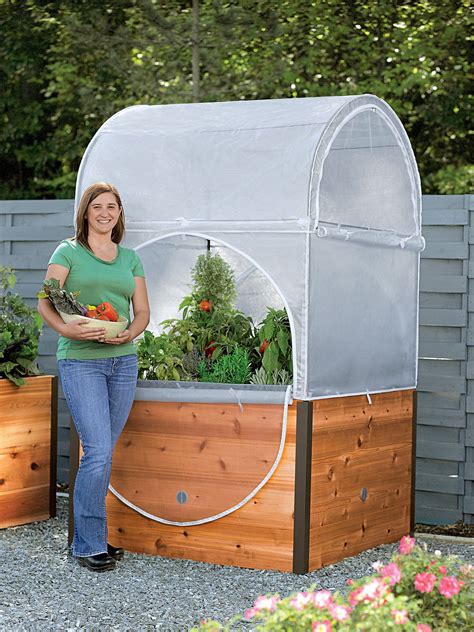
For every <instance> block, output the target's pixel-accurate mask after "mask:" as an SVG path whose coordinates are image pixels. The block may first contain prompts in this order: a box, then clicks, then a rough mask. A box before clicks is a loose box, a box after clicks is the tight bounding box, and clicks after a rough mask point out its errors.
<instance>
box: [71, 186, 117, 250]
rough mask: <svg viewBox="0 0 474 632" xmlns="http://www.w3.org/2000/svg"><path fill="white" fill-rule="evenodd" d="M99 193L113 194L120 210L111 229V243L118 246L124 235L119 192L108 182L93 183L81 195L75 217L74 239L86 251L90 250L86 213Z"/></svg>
mask: <svg viewBox="0 0 474 632" xmlns="http://www.w3.org/2000/svg"><path fill="white" fill-rule="evenodd" d="M101 193H113V194H114V195H115V199H116V200H117V204H118V205H119V209H120V215H119V218H118V222H117V223H116V225H115V226H114V227H113V229H112V241H113V242H115V243H116V244H119V243H120V242H121V241H122V239H123V236H124V235H125V216H124V210H123V206H122V200H121V199H120V195H119V192H118V191H117V189H116V188H115V187H114V185H113V184H109V183H108V182H95V183H94V184H91V185H90V186H88V187H87V189H86V190H85V191H84V193H83V194H82V197H81V201H80V202H79V207H78V209H77V215H76V239H77V241H78V242H79V243H81V244H82V245H83V246H84V248H87V249H88V250H91V247H90V246H89V242H88V237H89V225H88V223H87V218H86V213H87V209H88V207H89V204H90V203H91V202H92V201H93V200H95V198H96V197H97V196H98V195H100V194H101Z"/></svg>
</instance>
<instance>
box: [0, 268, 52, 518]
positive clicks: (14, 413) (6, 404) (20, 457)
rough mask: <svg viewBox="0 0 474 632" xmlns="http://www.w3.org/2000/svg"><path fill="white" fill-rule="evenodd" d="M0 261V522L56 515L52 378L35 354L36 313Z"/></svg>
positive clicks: (37, 331) (37, 341)
mask: <svg viewBox="0 0 474 632" xmlns="http://www.w3.org/2000/svg"><path fill="white" fill-rule="evenodd" d="M15 283H16V277H15V274H14V271H13V270H12V269H11V268H4V267H0V290H1V293H0V410H1V411H2V414H1V415H0V454H4V455H6V456H5V458H4V460H3V461H2V476H1V479H0V481H1V484H0V528H2V527H9V526H12V525H19V524H25V523H28V522H33V521H37V520H44V519H47V518H49V517H52V516H54V515H56V424H57V378H56V377H54V376H52V375H41V374H40V371H39V369H38V366H37V363H36V359H37V355H38V343H39V337H40V333H41V325H42V322H41V317H40V316H39V314H38V313H37V312H36V310H34V309H32V308H31V307H29V306H28V305H27V304H26V302H25V301H24V299H23V298H22V297H21V296H20V295H18V294H16V293H14V292H13V291H12V290H13V288H14V286H15Z"/></svg>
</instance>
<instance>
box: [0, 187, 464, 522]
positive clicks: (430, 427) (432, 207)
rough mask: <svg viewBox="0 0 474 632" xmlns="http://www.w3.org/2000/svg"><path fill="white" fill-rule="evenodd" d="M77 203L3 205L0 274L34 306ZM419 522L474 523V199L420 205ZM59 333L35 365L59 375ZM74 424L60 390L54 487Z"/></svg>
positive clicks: (46, 338)
mask: <svg viewBox="0 0 474 632" xmlns="http://www.w3.org/2000/svg"><path fill="white" fill-rule="evenodd" d="M72 217H73V202H72V200H52V201H48V200H42V201H3V202H0V265H7V266H12V267H13V268H15V270H16V274H17V278H18V283H17V286H16V291H17V292H18V293H19V294H21V295H22V296H23V297H24V298H25V299H26V301H27V302H28V303H29V304H30V305H36V298H35V295H36V292H37V291H38V289H39V287H40V286H41V282H42V280H43V278H44V272H45V269H46V266H47V262H48V258H49V255H50V253H51V252H52V251H53V250H54V248H55V247H56V245H57V243H58V241H59V240H60V239H63V238H65V237H67V236H71V235H72V234H73V229H72ZM423 234H424V236H425V238H426V242H427V246H426V250H425V251H424V252H423V253H422V259H421V275H420V348H419V358H420V360H419V384H418V426H417V476H416V520H417V521H418V522H424V523H429V524H443V523H452V522H455V521H457V520H462V519H463V520H464V521H465V522H466V523H468V524H472V523H474V463H473V457H474V196H469V195H464V196H463V195H447V196H424V198H423ZM56 340H57V336H56V334H55V333H54V332H53V331H52V330H50V329H49V328H45V329H44V331H43V335H42V338H41V343H40V358H39V363H40V366H41V368H42V369H43V370H44V371H45V372H48V373H56V362H55V356H54V354H55V349H56ZM70 423H71V421H70V416H69V413H68V411H67V407H66V404H65V401H64V398H63V395H62V392H61V390H60V401H59V429H58V441H59V445H58V480H59V481H61V482H65V481H67V480H68V470H69V457H68V453H69V428H70Z"/></svg>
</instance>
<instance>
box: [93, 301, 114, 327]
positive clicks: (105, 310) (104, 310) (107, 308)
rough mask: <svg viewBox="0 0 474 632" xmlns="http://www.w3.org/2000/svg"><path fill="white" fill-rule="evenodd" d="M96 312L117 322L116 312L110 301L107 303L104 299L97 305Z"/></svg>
mask: <svg viewBox="0 0 474 632" xmlns="http://www.w3.org/2000/svg"><path fill="white" fill-rule="evenodd" d="M97 312H98V313H99V314H102V315H103V316H105V317H106V319H107V320H111V321H113V322H117V320H118V314H117V312H116V311H115V309H114V308H113V307H112V305H111V304H110V303H107V301H104V302H103V303H101V304H100V305H97ZM102 320H105V319H102Z"/></svg>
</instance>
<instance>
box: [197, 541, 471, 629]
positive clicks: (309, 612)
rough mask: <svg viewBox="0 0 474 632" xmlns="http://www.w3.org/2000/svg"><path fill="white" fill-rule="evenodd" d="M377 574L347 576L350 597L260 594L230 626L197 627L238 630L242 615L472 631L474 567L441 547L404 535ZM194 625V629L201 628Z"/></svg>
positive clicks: (277, 623)
mask: <svg viewBox="0 0 474 632" xmlns="http://www.w3.org/2000/svg"><path fill="white" fill-rule="evenodd" d="M372 566H373V567H374V569H375V570H376V573H375V574H372V575H369V576H367V577H363V578H362V579H359V580H357V581H353V580H348V582H347V583H348V585H349V587H350V590H349V594H348V595H347V597H345V596H343V595H341V594H340V593H339V592H335V593H331V592H329V591H328V590H318V591H315V589H314V586H311V587H310V588H309V590H308V591H304V592H299V593H295V594H293V595H290V596H289V597H286V598H284V599H281V598H280V596H279V595H266V596H263V595H262V596H260V597H258V598H257V599H256V600H255V602H254V604H253V607H251V608H249V609H248V610H246V612H245V614H244V616H243V617H242V616H241V615H238V616H236V617H233V618H232V619H231V620H230V621H229V622H228V623H227V624H225V625H222V624H220V623H218V622H217V621H207V622H204V623H203V624H202V625H201V626H200V628H199V630H200V631H204V630H208V631H209V632H210V631H211V630H214V631H217V630H226V631H229V632H230V630H234V629H237V624H238V623H239V622H240V623H241V622H242V620H243V619H246V620H247V621H252V625H253V628H252V629H255V630H259V631H260V632H287V631H289V630H299V631H300V632H313V631H315V630H316V631H317V632H329V631H345V632H353V631H357V630H359V631H360V632H366V631H367V630H370V631H371V632H385V631H386V630H400V629H402V630H407V631H409V632H435V631H437V630H439V631H440V632H445V631H446V632H447V631H448V630H459V631H460V632H461V631H462V632H468V631H470V630H472V621H473V616H474V567H473V566H471V565H469V564H465V563H463V562H462V561H461V560H460V559H459V558H457V557H454V556H443V555H442V554H441V553H440V551H435V552H434V554H433V553H429V552H428V551H427V547H426V545H425V546H424V547H420V546H418V545H416V544H415V540H414V538H410V536H404V537H403V538H402V539H401V540H400V544H399V551H398V553H396V554H394V555H393V556H392V558H391V560H390V562H389V563H388V564H385V565H384V564H382V563H381V562H375V563H374V564H373V565H372ZM197 630H198V629H197V628H194V629H193V630H192V631H191V632H197Z"/></svg>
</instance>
